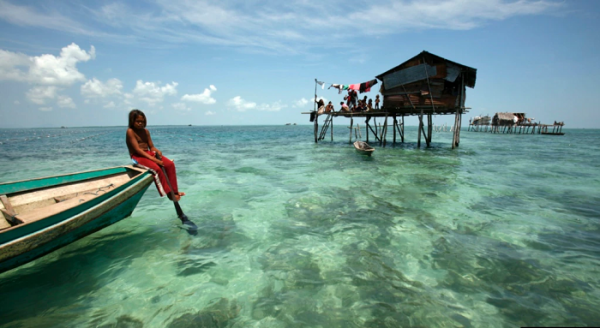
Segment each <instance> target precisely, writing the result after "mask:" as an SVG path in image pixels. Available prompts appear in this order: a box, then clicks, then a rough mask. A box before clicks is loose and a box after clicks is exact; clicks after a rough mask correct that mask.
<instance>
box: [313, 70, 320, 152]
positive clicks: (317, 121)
mask: <svg viewBox="0 0 600 328" xmlns="http://www.w3.org/2000/svg"><path fill="white" fill-rule="evenodd" d="M314 103H315V106H314V111H315V143H317V142H318V139H319V137H318V136H317V135H318V134H319V115H318V113H317V79H315V101H314Z"/></svg>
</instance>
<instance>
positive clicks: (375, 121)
mask: <svg viewBox="0 0 600 328" xmlns="http://www.w3.org/2000/svg"><path fill="white" fill-rule="evenodd" d="M373 125H375V138H377V137H378V136H379V131H378V130H377V116H373Z"/></svg>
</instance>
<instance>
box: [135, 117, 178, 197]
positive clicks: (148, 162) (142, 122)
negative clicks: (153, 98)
mask: <svg viewBox="0 0 600 328" xmlns="http://www.w3.org/2000/svg"><path fill="white" fill-rule="evenodd" d="M125 142H126V143H127V149H129V156H131V159H132V160H133V161H134V163H136V166H138V167H141V168H145V169H148V170H149V171H150V172H151V173H152V175H153V176H154V183H155V184H156V189H158V193H159V195H160V196H161V197H163V196H164V195H167V197H169V199H170V200H172V201H176V202H177V201H179V199H180V198H181V196H184V195H185V193H183V192H180V191H179V190H178V189H177V175H176V172H175V163H173V161H171V160H170V159H168V158H166V157H164V156H162V152H161V151H160V150H158V149H156V147H154V143H153V142H152V138H151V137H150V131H148V129H146V115H144V113H143V112H142V111H141V110H139V109H133V110H132V111H130V112H129V128H128V129H127V135H126V138H125ZM156 155H159V157H160V159H158V158H157V157H156ZM161 166H162V167H164V168H165V171H166V172H167V177H168V178H169V182H170V183H171V187H173V197H171V188H169V184H168V183H167V180H166V179H165V175H164V173H163V170H162V168H161Z"/></svg>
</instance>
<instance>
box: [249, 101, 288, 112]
mask: <svg viewBox="0 0 600 328" xmlns="http://www.w3.org/2000/svg"><path fill="white" fill-rule="evenodd" d="M286 107H287V105H284V104H282V103H281V102H280V101H277V102H274V103H272V104H260V105H258V106H256V109H257V110H261V111H267V112H278V111H280V110H281V109H282V108H286Z"/></svg>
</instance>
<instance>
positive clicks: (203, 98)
mask: <svg viewBox="0 0 600 328" xmlns="http://www.w3.org/2000/svg"><path fill="white" fill-rule="evenodd" d="M215 91H217V88H216V87H215V86H214V85H212V84H211V85H210V87H209V88H206V89H204V92H202V93H199V94H193V95H189V94H185V95H183V97H181V100H182V101H193V102H199V103H203V104H206V105H210V104H214V103H216V102H217V101H216V100H215V99H214V98H212V97H211V94H212V93H213V92H215Z"/></svg>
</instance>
